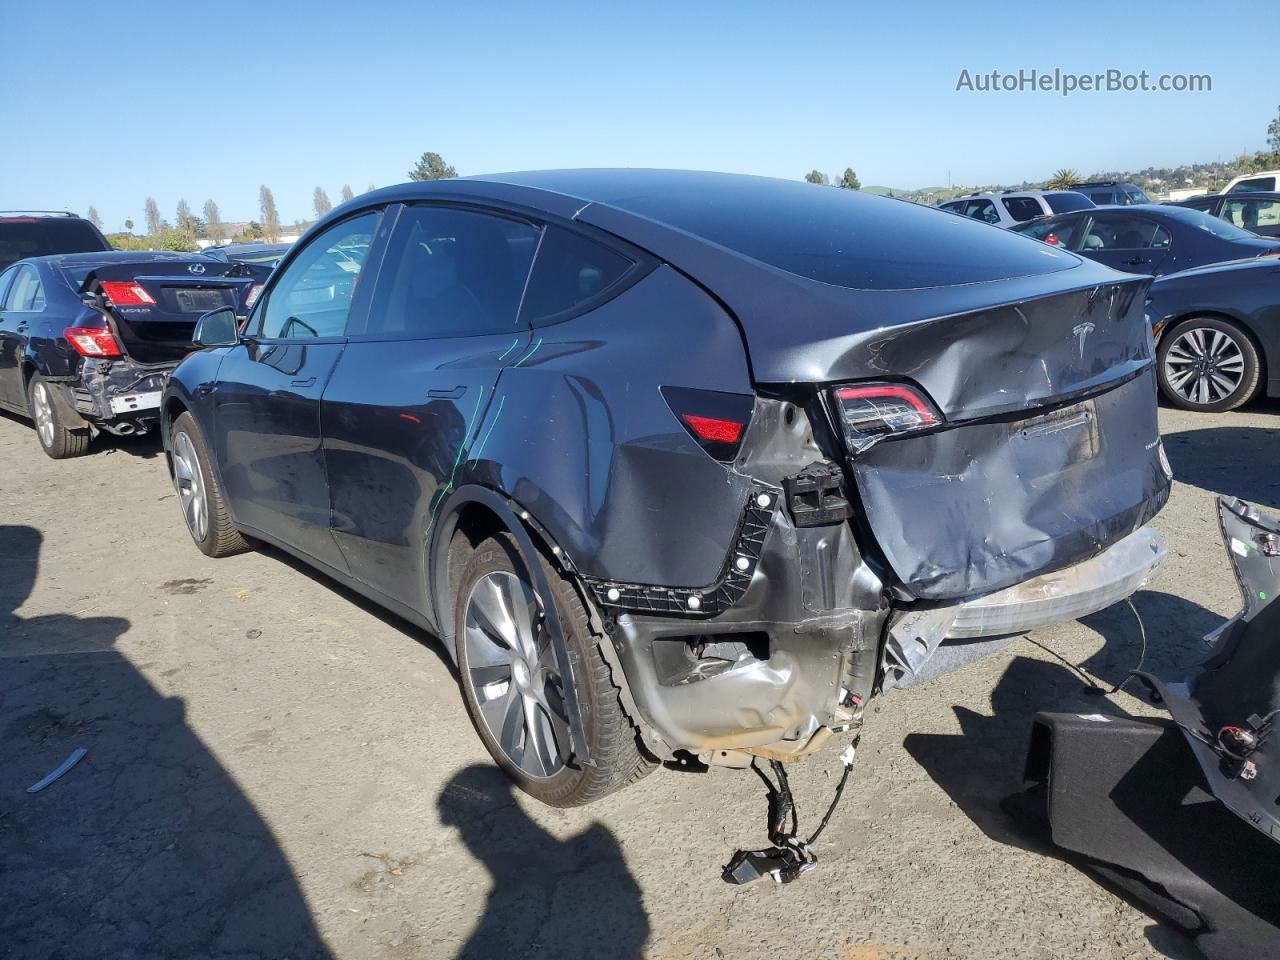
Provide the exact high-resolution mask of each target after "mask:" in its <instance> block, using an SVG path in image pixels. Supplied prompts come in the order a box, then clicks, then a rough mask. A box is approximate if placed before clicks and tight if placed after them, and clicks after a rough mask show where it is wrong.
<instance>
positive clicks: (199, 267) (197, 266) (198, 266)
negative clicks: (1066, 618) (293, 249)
mask: <svg viewBox="0 0 1280 960" xmlns="http://www.w3.org/2000/svg"><path fill="white" fill-rule="evenodd" d="M187 269H188V270H190V271H191V272H192V273H195V274H201V273H204V264H203V263H193V264H191V266H189V267H187ZM1090 326H1092V324H1090Z"/></svg>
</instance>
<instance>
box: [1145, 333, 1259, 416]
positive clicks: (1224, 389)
mask: <svg viewBox="0 0 1280 960" xmlns="http://www.w3.org/2000/svg"><path fill="white" fill-rule="evenodd" d="M1244 374H1245V364H1244V352H1243V351H1242V350H1241V349H1240V344H1239V343H1237V342H1236V340H1235V338H1234V337H1232V336H1231V335H1230V334H1229V333H1226V332H1224V331H1222V330H1215V329H1213V328H1212V327H1192V328H1191V329H1190V330H1187V331H1184V332H1183V333H1182V334H1180V335H1179V336H1178V339H1176V340H1175V341H1174V342H1173V343H1172V344H1171V345H1170V347H1169V351H1168V353H1166V354H1165V358H1164V379H1165V383H1167V384H1168V385H1169V389H1170V390H1172V391H1174V392H1175V393H1176V394H1178V396H1180V397H1182V398H1183V399H1184V400H1187V401H1189V402H1191V403H1198V404H1205V403H1217V402H1218V401H1219V400H1223V399H1225V398H1227V397H1229V396H1231V394H1233V393H1235V392H1236V391H1237V390H1239V389H1240V384H1241V383H1242V382H1243V381H1244Z"/></svg>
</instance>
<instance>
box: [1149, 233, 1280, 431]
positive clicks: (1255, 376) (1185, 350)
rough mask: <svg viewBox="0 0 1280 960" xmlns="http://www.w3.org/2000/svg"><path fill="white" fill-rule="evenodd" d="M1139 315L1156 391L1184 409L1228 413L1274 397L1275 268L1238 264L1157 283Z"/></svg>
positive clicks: (1278, 345)
mask: <svg viewBox="0 0 1280 960" xmlns="http://www.w3.org/2000/svg"><path fill="white" fill-rule="evenodd" d="M1147 316H1148V317H1149V318H1150V319H1151V324H1152V327H1153V329H1154V331H1155V333H1156V335H1157V337H1158V338H1159V341H1160V345H1159V350H1158V352H1157V355H1156V356H1157V361H1158V364H1159V381H1160V391H1161V393H1163V394H1164V396H1165V397H1166V398H1167V399H1168V400H1169V402H1170V403H1172V404H1174V405H1175V406H1178V407H1182V408H1183V409H1185V410H1205V411H1222V410H1233V409H1235V408H1236V407H1238V406H1240V405H1241V404H1243V403H1245V402H1247V401H1248V400H1250V399H1251V398H1252V397H1254V396H1256V395H1258V394H1260V393H1261V394H1265V395H1266V396H1269V397H1277V396H1280V263H1277V262H1276V261H1274V260H1269V259H1268V260H1258V259H1256V258H1255V259H1253V260H1244V261H1236V262H1234V263H1220V264H1215V265H1213V266H1208V267H1200V268H1199V269H1196V270H1187V271H1184V272H1182V273H1178V274H1175V275H1173V276H1169V277H1162V278H1161V279H1159V280H1157V281H1156V282H1155V283H1154V284H1152V286H1151V290H1150V292H1149V294H1148V300H1147Z"/></svg>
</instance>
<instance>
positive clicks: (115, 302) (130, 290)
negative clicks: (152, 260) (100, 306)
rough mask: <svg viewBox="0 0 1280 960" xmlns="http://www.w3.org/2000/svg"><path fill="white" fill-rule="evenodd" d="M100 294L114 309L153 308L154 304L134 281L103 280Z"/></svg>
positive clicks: (152, 298)
mask: <svg viewBox="0 0 1280 960" xmlns="http://www.w3.org/2000/svg"><path fill="white" fill-rule="evenodd" d="M102 292H103V293H104V294H106V296H107V299H108V300H110V301H111V305H112V306H115V307H153V306H155V303H156V301H155V298H154V297H152V296H151V294H149V293H147V291H146V288H144V287H143V286H142V285H141V284H140V283H138V281H136V280H104V281H102Z"/></svg>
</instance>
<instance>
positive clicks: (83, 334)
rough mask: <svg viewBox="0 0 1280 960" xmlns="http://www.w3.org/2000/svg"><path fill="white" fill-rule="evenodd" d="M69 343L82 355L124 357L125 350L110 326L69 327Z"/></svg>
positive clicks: (65, 334)
mask: <svg viewBox="0 0 1280 960" xmlns="http://www.w3.org/2000/svg"><path fill="white" fill-rule="evenodd" d="M62 335H63V336H64V337H65V338H66V340H67V343H69V344H71V347H72V349H73V350H75V352H76V353H78V354H80V356H82V357H122V356H124V351H123V350H121V349H120V343H119V341H117V340H116V338H115V334H113V333H112V332H111V330H110V329H109V328H108V327H67V329H66V330H64V331H62Z"/></svg>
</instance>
